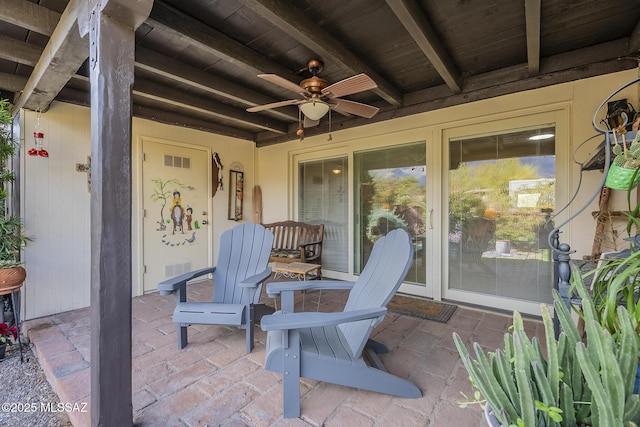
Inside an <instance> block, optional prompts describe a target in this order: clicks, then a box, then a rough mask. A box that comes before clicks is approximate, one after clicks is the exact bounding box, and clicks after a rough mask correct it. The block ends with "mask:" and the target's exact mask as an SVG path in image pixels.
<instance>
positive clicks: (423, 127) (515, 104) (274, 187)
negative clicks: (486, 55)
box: [257, 70, 639, 257]
mask: <svg viewBox="0 0 640 427" xmlns="http://www.w3.org/2000/svg"><path fill="white" fill-rule="evenodd" d="M635 77H637V72H636V71H634V70H631V71H626V72H621V73H616V74H612V75H607V76H601V77H594V78H590V79H584V80H580V81H576V82H571V83H566V84H562V85H557V86H552V87H546V88H542V89H537V90H531V91H527V92H523V93H518V94H512V95H506V96H502V97H497V98H492V99H487V100H483V101H478V102H472V103H468V104H464V105H459V106H455V107H450V108H445V109H442V110H438V111H432V112H426V113H422V114H417V115H414V116H411V117H403V118H399V119H395V120H390V121H385V122H381V123H375V124H372V125H368V126H362V127H359V128H357V129H347V130H342V131H340V130H338V131H334V132H333V134H332V141H330V142H328V141H327V136H326V135H323V136H318V137H308V138H305V139H304V140H303V141H298V140H295V141H291V142H287V143H284V144H278V145H273V146H269V147H264V148H260V149H258V150H257V163H258V171H259V172H258V177H259V178H258V180H259V183H260V185H261V186H262V189H263V200H264V212H263V216H264V219H265V221H276V220H282V219H285V218H288V217H295V213H294V212H293V209H292V206H291V200H290V199H289V198H288V196H289V195H290V193H289V192H285V191H282V188H283V186H284V185H287V188H288V189H290V187H291V183H292V174H293V173H295V171H292V166H291V156H292V155H293V154H296V153H303V152H311V151H314V150H320V149H323V150H326V149H331V148H334V147H340V146H342V147H346V148H345V150H346V151H350V150H351V151H352V150H353V149H356V148H357V149H362V148H363V147H367V146H368V145H371V146H373V145H380V144H387V145H393V144H402V143H407V142H411V141H415V140H418V139H415V138H417V137H419V138H421V139H424V140H426V141H427V142H428V144H427V153H428V157H427V158H428V160H427V161H428V162H429V159H430V158H431V159H432V160H433V159H434V155H435V157H436V158H437V157H438V155H440V154H441V153H442V151H443V150H444V149H445V145H444V144H445V141H443V140H442V137H441V135H442V132H441V130H443V129H447V128H450V127H455V126H459V125H460V124H461V123H465V122H468V123H478V122H481V121H482V120H487V121H489V120H495V118H496V117H510V116H514V115H517V114H521V112H524V114H527V112H528V111H545V110H546V109H547V108H549V109H551V108H556V107H555V106H558V105H560V106H563V108H565V109H566V110H567V111H568V119H567V121H568V129H567V133H568V135H567V137H566V138H564V139H562V140H558V141H557V144H558V145H557V150H558V151H557V152H558V153H564V154H562V156H564V157H565V158H566V162H568V163H570V165H569V166H568V169H567V172H566V173H567V174H568V178H562V177H563V176H564V177H566V176H567V175H566V174H559V175H558V179H562V180H563V181H565V182H558V188H559V191H558V206H557V207H558V209H560V208H561V207H562V206H563V203H564V202H567V201H568V199H569V198H570V197H571V195H572V194H573V192H574V191H575V189H576V185H577V183H578V181H579V176H580V168H579V167H578V166H577V165H575V164H574V163H573V160H572V155H573V151H574V150H575V148H576V147H578V146H579V145H580V144H581V143H582V142H583V141H584V140H586V139H587V138H589V137H591V136H592V135H595V134H596V131H595V130H594V128H593V127H592V124H591V123H592V117H593V115H594V111H595V109H596V108H597V107H598V105H599V104H600V103H601V102H602V101H603V100H604V99H605V98H606V97H607V96H608V95H609V94H610V93H611V92H613V91H614V90H615V89H617V88H618V87H620V86H621V85H623V84H625V83H627V82H629V81H631V80H633V79H634V78H635ZM620 98H627V99H628V100H629V101H630V102H631V103H632V104H633V105H634V106H636V108H638V107H639V105H638V85H633V86H631V87H629V88H628V89H626V90H624V91H623V92H621V93H620V94H619V95H617V96H616V97H614V99H620ZM548 106H554V107H548ZM605 110H606V108H605ZM602 117H604V115H603V114H601V115H600V118H602ZM602 140H603V138H602V137H601V136H598V137H597V138H595V139H593V140H591V141H590V142H589V143H588V144H586V145H585V146H584V147H583V148H581V149H580V150H579V151H578V152H577V153H576V160H577V161H584V160H586V158H587V157H588V155H589V153H590V152H591V151H593V149H594V148H595V146H597V144H598V143H600V142H601V141H602ZM381 141H383V142H381ZM562 156H560V157H562ZM436 161H437V159H436ZM440 166H441V165H435V167H434V165H433V164H431V165H428V167H427V169H428V171H431V173H433V171H442V170H445V171H446V168H442V167H440ZM428 173H429V172H428ZM440 173H441V172H440ZM601 178H602V173H600V172H599V171H590V172H586V173H585V174H584V176H583V183H582V187H581V191H580V193H579V194H578V196H577V197H576V199H575V200H574V201H573V203H572V204H571V205H570V207H569V208H568V210H567V211H565V212H564V213H562V214H561V215H560V217H559V219H558V221H557V224H559V223H560V222H562V220H563V219H566V218H568V216H570V215H571V214H573V213H574V212H576V211H577V210H578V209H579V208H580V207H582V206H583V205H584V204H585V203H586V201H587V200H588V199H589V197H591V196H592V195H593V193H594V191H598V189H599V185H600V180H601ZM437 179H438V176H433V175H428V176H427V182H433V181H434V180H437ZM566 181H568V182H566ZM613 193H614V194H612V198H611V201H610V209H611V210H626V195H625V194H624V192H620V191H615V192H613ZM428 197H429V195H428ZM442 202H443V201H439V202H437V203H436V205H437V204H438V203H439V206H440V207H442V206H444V203H442ZM445 207H446V206H445ZM445 207H443V208H442V209H444V208H445ZM596 210H598V199H597V198H596V200H595V201H594V202H593V203H592V204H591V205H590V206H589V207H588V208H587V209H586V210H585V212H584V213H583V214H581V215H580V216H579V217H578V218H576V219H575V220H573V221H571V222H570V223H569V225H568V226H567V227H564V228H563V234H562V238H561V241H563V242H568V243H570V244H571V246H572V248H573V249H575V250H576V251H577V252H576V255H575V256H576V257H582V255H589V254H590V253H591V247H592V244H593V237H594V232H595V222H594V220H593V218H592V216H591V212H592V211H596ZM441 214H442V212H441ZM617 243H618V244H620V243H622V244H624V242H621V239H619V240H618V242H617ZM618 248H619V247H618ZM603 249H604V250H607V249H609V247H607V246H606V245H605V246H604V247H603Z"/></svg>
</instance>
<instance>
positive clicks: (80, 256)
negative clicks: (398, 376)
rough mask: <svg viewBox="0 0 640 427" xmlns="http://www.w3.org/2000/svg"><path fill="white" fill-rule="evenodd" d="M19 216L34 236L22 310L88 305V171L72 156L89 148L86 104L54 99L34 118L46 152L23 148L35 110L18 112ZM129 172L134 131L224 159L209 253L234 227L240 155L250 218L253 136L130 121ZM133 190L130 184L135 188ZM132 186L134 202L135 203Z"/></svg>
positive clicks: (45, 311) (36, 312)
mask: <svg viewBox="0 0 640 427" xmlns="http://www.w3.org/2000/svg"><path fill="white" fill-rule="evenodd" d="M21 120H22V123H21V130H22V135H23V136H22V137H21V150H22V153H23V157H22V159H21V167H22V171H21V174H22V182H21V192H22V200H21V203H22V215H23V218H24V224H25V228H26V232H27V234H28V235H29V236H31V237H33V239H34V240H33V242H30V243H29V244H28V245H27V247H26V248H25V250H24V260H25V262H26V265H25V267H26V269H27V280H26V282H25V286H24V287H23V296H22V304H23V315H24V318H25V319H31V318H36V317H41V316H46V315H49V314H54V313H60V312H64V311H68V310H73V309H77V308H82V307H87V306H89V304H90V227H91V224H90V196H89V192H88V191H87V175H86V174H85V173H81V172H76V163H86V161H87V156H88V155H89V154H90V152H91V132H90V121H91V118H90V110H89V109H88V108H86V107H79V106H74V105H70V104H65V103H58V102H54V103H53V104H52V105H51V108H50V109H49V110H48V111H47V112H46V113H44V114H42V115H41V116H40V118H39V131H41V132H43V133H44V134H45V143H44V148H45V149H46V150H48V151H49V156H50V157H49V158H48V159H47V158H42V157H31V156H28V155H26V153H27V151H28V150H29V149H30V148H32V147H33V145H34V142H33V132H34V129H35V128H36V124H37V123H38V116H37V114H36V113H34V112H31V111H23V113H22V117H21ZM132 130H133V132H132V133H133V138H132V139H133V143H132V151H133V155H134V166H133V167H134V171H133V175H134V177H135V176H136V174H137V173H138V167H139V166H138V163H137V160H139V157H138V156H137V153H138V150H139V136H150V137H154V138H159V139H163V140H166V141H168V142H171V141H174V142H182V143H187V144H193V145H201V146H207V147H211V148H212V150H213V151H217V152H218V153H219V155H220V157H221V159H222V163H223V165H224V183H225V188H224V191H218V193H217V194H216V196H215V197H214V199H213V216H212V218H213V227H212V228H213V242H214V252H213V253H214V259H215V257H217V250H218V244H219V240H220V234H222V232H224V231H225V230H227V229H229V228H231V227H233V226H234V225H235V222H233V221H229V220H227V198H228V192H227V185H226V184H227V183H228V180H229V175H228V174H229V169H228V167H229V166H230V165H231V163H232V162H234V161H238V162H241V163H242V165H243V166H244V170H245V180H246V181H245V188H246V189H247V192H246V193H245V209H246V210H245V212H246V213H247V214H248V215H247V216H246V217H245V218H247V219H248V220H250V219H251V212H252V209H253V207H252V204H251V196H250V195H251V191H250V190H251V189H252V188H253V186H254V182H255V173H254V161H253V159H254V150H255V145H254V144H253V143H252V142H248V141H242V140H237V139H233V138H227V137H220V136H217V135H213V134H210V133H205V132H200V131H196V130H191V129H185V128H181V127H176V126H168V125H163V124H158V123H154V122H152V121H148V120H140V119H134V120H133V128H132ZM134 191H135V188H134ZM136 197H137V193H135V192H134V207H135V206H137V205H138V200H136ZM133 232H134V240H133V263H134V267H133V268H134V271H133V294H134V295H136V294H138V293H139V292H140V289H141V286H140V283H138V281H139V277H140V268H141V265H139V259H138V256H137V254H138V253H139V250H140V242H139V241H138V237H137V236H138V227H137V224H136V223H135V221H134V223H133Z"/></svg>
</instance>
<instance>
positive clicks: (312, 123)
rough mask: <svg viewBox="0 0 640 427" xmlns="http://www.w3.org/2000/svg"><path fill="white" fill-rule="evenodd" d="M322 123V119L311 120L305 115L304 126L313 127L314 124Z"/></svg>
mask: <svg viewBox="0 0 640 427" xmlns="http://www.w3.org/2000/svg"><path fill="white" fill-rule="evenodd" d="M319 124H320V120H311V119H310V118H309V117H307V116H304V122H303V126H304V127H305V128H312V127H314V126H318V125H319Z"/></svg>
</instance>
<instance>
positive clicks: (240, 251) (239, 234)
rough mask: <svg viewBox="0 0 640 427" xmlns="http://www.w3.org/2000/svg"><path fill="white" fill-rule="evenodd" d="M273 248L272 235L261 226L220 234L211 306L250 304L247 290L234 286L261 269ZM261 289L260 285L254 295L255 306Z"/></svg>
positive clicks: (244, 227)
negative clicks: (212, 303)
mask: <svg viewBox="0 0 640 427" xmlns="http://www.w3.org/2000/svg"><path fill="white" fill-rule="evenodd" d="M272 245H273V234H272V233H271V232H270V231H268V230H267V229H265V228H264V227H263V226H262V225H260V224H254V223H246V224H242V226H240V227H234V228H233V229H231V230H227V231H225V232H224V233H222V236H221V238H220V255H219V256H218V263H217V264H216V270H215V272H214V273H213V302H220V303H227V304H241V303H242V304H244V303H247V302H249V301H247V298H249V292H248V291H247V289H246V288H243V287H240V286H235V284H236V283H239V282H241V281H242V280H244V279H246V278H247V277H251V276H253V275H255V274H257V273H260V272H261V271H262V270H263V269H264V266H265V265H267V262H268V260H269V255H270V253H271V246H272ZM261 289H262V285H260V288H259V289H258V290H257V291H256V293H255V295H254V301H253V303H255V304H257V303H258V302H259V299H260V294H261Z"/></svg>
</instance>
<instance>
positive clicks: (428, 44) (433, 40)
mask: <svg viewBox="0 0 640 427" xmlns="http://www.w3.org/2000/svg"><path fill="white" fill-rule="evenodd" d="M386 2H387V5H389V7H390V8H391V10H392V11H393V13H395V15H396V16H397V17H398V19H399V20H400V22H401V23H402V25H403V26H404V28H405V29H406V30H407V32H408V33H409V35H410V36H411V38H413V40H414V41H415V42H416V44H417V45H418V47H419V48H420V50H422V53H424V54H425V56H426V57H427V59H428V60H429V62H431V65H433V68H435V70H436V71H437V72H438V74H440V77H442V79H443V80H444V82H445V83H446V84H447V86H449V89H451V91H452V92H453V93H460V92H462V79H461V77H460V73H459V72H458V70H457V69H456V66H455V65H454V62H453V59H451V56H450V55H449V54H448V53H447V50H446V49H445V48H444V46H443V45H442V43H441V42H440V38H439V37H438V35H437V34H436V31H435V29H434V28H433V26H432V25H431V23H430V22H429V19H428V18H427V16H426V15H425V14H424V12H423V11H422V9H420V5H419V4H418V3H417V2H416V1H415V0H386Z"/></svg>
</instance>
